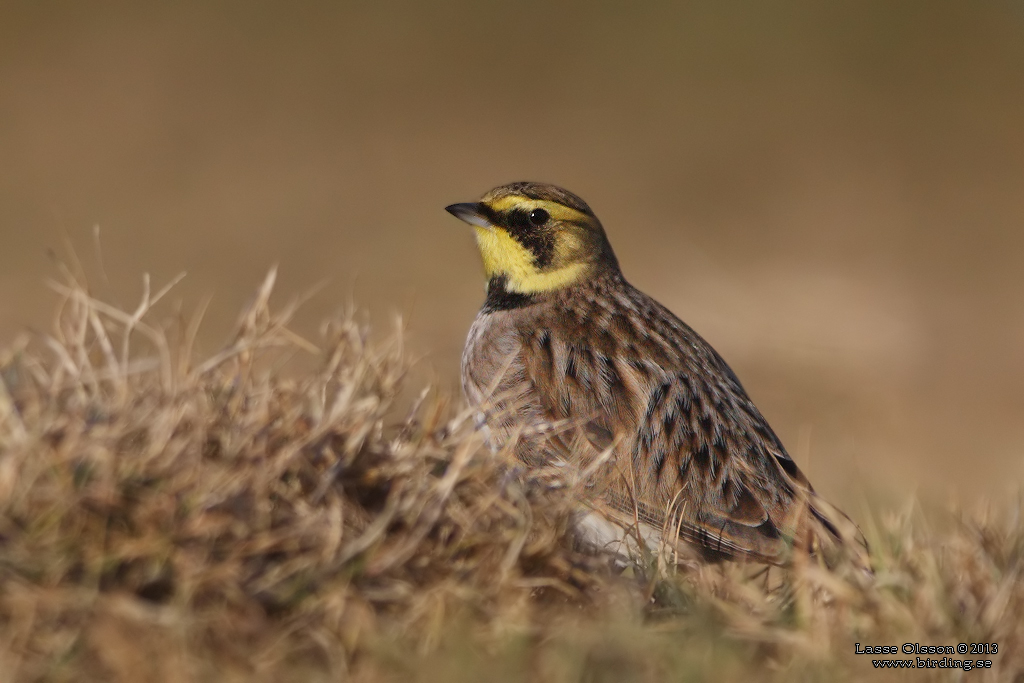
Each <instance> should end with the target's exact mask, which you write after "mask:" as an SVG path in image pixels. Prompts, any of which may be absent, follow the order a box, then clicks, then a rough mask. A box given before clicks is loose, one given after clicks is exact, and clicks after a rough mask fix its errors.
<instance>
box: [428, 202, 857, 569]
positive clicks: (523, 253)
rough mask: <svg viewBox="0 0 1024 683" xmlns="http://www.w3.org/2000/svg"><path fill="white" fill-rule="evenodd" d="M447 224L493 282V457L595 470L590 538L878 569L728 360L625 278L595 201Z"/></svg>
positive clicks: (497, 212)
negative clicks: (467, 231)
mask: <svg viewBox="0 0 1024 683" xmlns="http://www.w3.org/2000/svg"><path fill="white" fill-rule="evenodd" d="M447 211H448V212H449V213H451V214H453V215H454V216H456V217H457V218H460V219H461V220H463V221H465V222H466V223H469V224H470V225H472V226H473V227H474V229H475V232H476V241H477V245H478V247H479V248H480V254H481V256H482V257H483V264H484V272H485V275H486V277H487V298H486V300H485V301H484V304H483V308H481V310H480V312H479V314H478V315H477V317H476V320H475V321H474V322H473V325H472V327H471V328H470V330H469V337H468V339H467V341H466V347H465V350H464V352H463V355H462V382H463V388H464V390H465V392H466V397H467V399H468V400H469V402H470V404H471V405H473V406H476V407H477V408H478V409H479V410H480V413H481V415H482V416H484V417H483V419H484V420H485V422H486V428H487V430H488V433H489V438H490V439H491V442H492V444H493V445H495V446H497V447H500V446H506V445H507V446H508V447H509V448H513V449H514V452H515V454H516V455H517V456H518V458H519V459H520V460H522V461H523V462H524V463H526V464H527V465H531V466H539V465H547V464H561V465H563V466H564V465H565V464H571V465H574V466H575V467H577V468H578V470H577V471H579V472H589V473H590V474H589V476H590V482H589V484H588V486H589V490H590V492H591V495H590V496H589V498H588V499H587V500H586V502H585V504H586V509H585V510H586V511H585V512H584V513H582V514H581V517H580V519H579V523H578V529H579V531H580V534H581V535H582V537H583V538H584V540H586V541H588V542H590V543H596V544H598V545H604V544H620V545H619V546H618V550H619V551H620V552H627V551H628V552H631V553H632V552H635V550H636V549H637V547H639V546H641V545H642V546H644V547H648V548H650V547H651V546H652V545H654V544H657V545H659V546H660V547H662V548H664V547H666V544H667V545H668V546H669V547H670V548H671V549H672V550H673V551H674V552H679V549H680V547H683V548H684V549H689V550H691V551H695V554H696V555H697V556H698V557H700V558H702V559H724V558H733V559H752V560H755V561H760V562H768V563H772V564H784V563H786V562H788V561H789V558H790V557H791V556H792V554H791V551H792V549H793V548H794V547H799V548H804V549H806V550H808V551H810V552H813V553H820V554H821V555H822V556H831V557H835V552H836V551H838V552H842V553H845V554H846V555H848V556H851V557H852V558H853V559H854V561H855V563H856V564H857V565H860V566H862V567H867V566H868V564H867V555H866V545H865V544H864V540H863V537H862V535H861V534H860V531H859V530H858V529H857V527H856V525H854V523H853V522H852V521H851V520H850V519H849V518H848V517H847V516H846V515H844V514H843V513H842V512H840V511H839V510H838V509H836V508H835V507H833V506H831V505H829V504H828V503H827V502H825V501H824V500H823V499H822V498H820V497H819V496H818V495H817V494H815V493H814V489H812V488H811V485H810V484H809V483H808V481H807V478H806V477H805V476H804V475H803V473H802V472H801V471H800V469H799V468H798V467H797V466H796V463H794V462H793V459H792V458H791V457H790V456H789V454H787V453H786V449H785V447H784V446H783V445H782V443H781V442H780V441H779V438H778V437H777V436H776V435H775V433H774V432H773V431H772V429H771V427H769V426H768V423H767V421H765V418H764V417H763V416H762V415H761V413H760V412H759V411H758V409H757V408H756V407H755V406H754V404H753V402H752V401H751V400H750V397H749V396H747V392H746V391H745V390H744V389H743V386H742V385H741V384H740V381H739V379H737V377H736V375H735V374H734V373H733V371H732V370H731V369H730V368H729V366H728V365H727V364H726V363H725V361H724V360H722V358H721V356H719V355H718V353H717V352H716V351H715V350H714V349H713V348H711V345H710V344H708V343H707V342H706V341H704V339H702V338H701V337H700V335H698V334H697V333H696V332H694V331H693V330H692V329H690V327H688V326H687V325H686V324H685V323H683V322H682V321H681V320H679V318H677V317H676V316H675V315H673V314H672V313H671V312H670V311H669V310H668V309H666V308H665V307H664V306H661V305H660V304H659V303H658V302H656V301H655V300H654V299H652V298H651V297H649V296H647V295H646V294H644V293H643V292H641V291H639V290H637V289H636V288H634V287H633V286H632V285H630V284H629V283H628V282H627V281H626V280H625V278H624V277H623V275H622V272H621V271H620V270H619V264H618V261H617V259H616V258H615V253H614V252H613V251H612V247H611V245H610V244H609V242H608V238H607V237H606V236H605V232H604V228H603V227H602V226H601V223H600V221H598V219H597V217H596V216H595V215H594V212H593V211H591V209H590V207H589V206H587V204H586V203H585V202H584V201H583V200H582V199H580V198H579V197H577V196H576V195H574V194H572V193H570V192H567V191H566V190H563V189H561V188H559V187H555V186H553V185H546V184H541V183H528V182H521V183H512V184H510V185H503V186H501V187H497V188H495V189H493V190H491V191H490V192H488V193H487V194H486V195H484V197H483V198H482V199H481V200H480V201H479V202H470V203H465V204H452V205H451V206H449V207H447ZM622 544H625V546H626V547H623V545H622ZM821 551H827V552H821ZM693 554H694V553H691V556H693Z"/></svg>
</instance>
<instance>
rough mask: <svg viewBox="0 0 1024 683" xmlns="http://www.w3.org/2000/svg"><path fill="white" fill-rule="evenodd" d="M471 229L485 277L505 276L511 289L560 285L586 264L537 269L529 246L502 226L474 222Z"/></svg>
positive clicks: (533, 290)
mask: <svg viewBox="0 0 1024 683" xmlns="http://www.w3.org/2000/svg"><path fill="white" fill-rule="evenodd" d="M545 203H546V202H545ZM556 206H557V205H556ZM570 210H571V209H570ZM473 230H474V231H475V232H476V243H477V246H478V247H479V248H480V256H481V257H483V262H484V274H485V275H486V276H487V279H488V280H490V279H491V278H493V277H500V276H504V277H505V279H506V282H505V287H506V288H507V289H508V290H509V291H512V292H518V293H520V294H534V293H537V292H546V291H551V290H554V289H559V288H561V287H565V286H567V285H570V284H572V283H573V282H576V281H577V280H579V279H580V278H581V277H582V276H583V275H584V273H585V272H586V271H587V269H588V267H589V264H588V263H583V262H578V263H571V264H568V265H565V266H562V267H558V266H556V267H555V268H552V269H550V270H546V271H540V270H538V269H537V267H536V266H535V265H534V256H533V254H532V253H531V252H530V250H529V249H527V248H526V247H524V246H523V245H522V244H520V243H519V242H518V241H516V239H515V238H513V237H512V236H511V235H509V234H508V232H506V231H505V230H504V229H503V228H499V227H490V228H481V227H478V226H473Z"/></svg>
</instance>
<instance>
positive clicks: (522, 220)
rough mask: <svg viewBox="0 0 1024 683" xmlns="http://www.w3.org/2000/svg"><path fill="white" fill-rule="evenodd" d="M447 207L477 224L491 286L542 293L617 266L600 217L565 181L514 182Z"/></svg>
mask: <svg viewBox="0 0 1024 683" xmlns="http://www.w3.org/2000/svg"><path fill="white" fill-rule="evenodd" d="M446 210H447V211H448V212H449V213H450V214H452V215H453V216H455V217H456V218H459V219H461V220H463V221H465V222H467V223H469V224H470V225H472V226H473V228H474V229H475V231H476V242H477V246H479V248H480V255H481V256H482V257H483V261H484V274H485V275H486V276H487V281H488V290H489V291H490V290H492V289H494V288H495V287H499V286H500V287H501V289H502V290H504V291H507V292H510V293H514V294H521V295H531V294H540V293H543V292H550V291H554V290H557V289H562V288H564V287H570V286H572V285H574V284H578V283H580V282H582V281H584V280H586V279H588V278H592V277H594V276H595V275H597V274H599V273H601V272H605V271H607V270H609V269H611V270H614V271H617V270H618V267H619V266H618V262H617V261H616V259H615V254H614V253H613V252H612V248H611V245H610V244H608V238H607V237H606V236H605V234H604V228H602V227H601V222H600V221H598V220H597V217H596V216H595V215H594V212H593V211H591V210H590V207H589V206H587V204H586V202H584V201H583V200H582V199H580V198H579V197H577V196H576V195H574V194H573V193H571V192H567V191H566V190H563V189H562V188H560V187H556V186H554V185H546V184H544V183H511V184H509V185H502V186H501V187H496V188H494V189H493V190H491V191H490V192H488V193H487V194H485V195H484V196H483V197H482V198H481V199H480V201H479V202H468V203H465V204H452V205H451V206H448V207H446Z"/></svg>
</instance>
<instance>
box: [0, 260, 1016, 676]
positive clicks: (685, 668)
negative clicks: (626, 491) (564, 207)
mask: <svg viewBox="0 0 1024 683" xmlns="http://www.w3.org/2000/svg"><path fill="white" fill-rule="evenodd" d="M272 286H273V274H271V276H269V277H268V279H267V281H266V282H265V283H264V285H263V286H262V287H261V289H260V290H259V292H258V293H257V295H256V297H255V299H254V302H253V303H252V305H251V306H250V307H249V308H248V310H247V311H246V312H245V314H244V315H243V317H242V319H241V322H240V324H239V330H238V333H237V336H236V337H235V339H234V340H233V341H232V342H231V343H230V344H229V345H228V346H227V347H226V348H225V349H224V350H223V351H222V352H220V353H217V354H215V355H214V356H213V357H211V358H209V359H205V360H202V361H199V360H196V359H195V358H193V357H192V356H193V354H192V351H191V340H192V339H193V338H194V336H195V326H196V323H195V322H194V321H188V320H178V319H173V320H171V321H170V322H164V323H159V324H158V323H157V322H156V321H155V320H154V319H155V318H156V317H157V314H156V313H154V312H153V309H152V307H153V305H154V304H155V303H156V300H157V299H159V298H160V296H159V293H158V294H157V295H154V296H153V297H149V296H148V295H147V296H146V297H145V298H144V300H143V302H142V304H141V305H140V306H139V308H138V309H137V310H136V311H133V312H130V313H125V312H121V311H119V310H117V309H116V308H113V307H111V306H108V305H106V304H104V303H102V302H100V301H96V300H94V299H93V298H91V297H90V295H89V294H88V292H87V290H86V289H85V288H84V287H83V286H81V285H79V284H78V283H77V282H76V281H75V279H74V278H73V277H71V276H70V275H69V276H68V277H67V279H66V281H65V282H64V283H63V284H60V285H57V288H58V290H59V291H60V292H61V293H62V296H63V300H62V303H61V306H60V308H59V311H58V315H57V318H56V325H55V332H54V335H53V336H52V337H40V338H38V339H34V340H27V341H24V342H21V343H16V344H14V345H12V346H9V347H8V348H6V349H5V350H4V351H3V352H0V379H2V382H0V679H2V680H3V681H5V682H6V681H39V680H45V681H85V680H103V681H178V680H182V681H185V680H189V681H192V680H198V681H204V680H209V681H221V680H228V681H230V680H246V681H250V680H256V681H264V680H265V681H281V680H310V681H320V680H323V681H327V680H357V681H390V680H396V681H397V680H422V681H442V680H443V681H460V680H462V681H475V680H497V681H527V680H529V681H533V680H539V681H563V680H565V681H661V680H704V679H706V680H748V679H750V678H751V677H754V678H757V679H771V680H793V679H796V680H802V679H828V680H832V679H840V680H843V679H845V680H852V679H859V678H862V677H867V676H876V677H877V676H882V677H883V679H884V678H885V675H884V674H885V672H881V671H875V670H874V669H873V668H872V664H871V659H872V657H871V656H868V655H859V656H858V655H855V654H854V643H860V644H861V645H882V644H902V643H905V642H917V643H921V644H922V645H947V644H954V645H955V644H956V643H976V642H987V643H998V644H999V652H998V654H996V655H991V656H990V657H988V658H989V659H991V660H992V662H993V668H992V669H989V670H974V671H971V672H969V673H966V674H964V673H963V672H960V671H958V670H945V669H929V670H925V671H922V670H917V671H902V672H889V676H890V677H892V678H896V677H898V678H900V679H904V678H915V679H917V680H933V679H935V680H953V679H956V680H959V678H958V676H962V677H965V678H970V679H971V680H978V681H988V680H1024V674H1022V671H1024V620H1022V619H1021V618H1020V615H1021V614H1024V582H1022V580H1021V576H1020V575H1021V571H1022V568H1024V530H1022V526H1021V521H1020V516H1019V512H1020V504H1019V502H1018V503H1016V504H1015V506H1010V505H1007V506H1004V508H1003V511H1002V512H1001V513H999V514H996V513H992V514H990V515H989V516H988V517H986V518H972V519H967V518H965V517H963V516H951V518H952V519H953V523H951V524H949V525H947V526H949V529H948V530H946V531H942V532H933V531H930V529H929V526H928V523H927V521H926V520H925V519H924V518H923V515H921V514H920V513H919V512H913V513H912V512H910V511H908V512H905V513H903V514H891V515H890V514H878V515H876V516H875V517H874V519H873V520H870V521H869V523H868V524H867V531H868V534H869V537H870V540H871V541H872V542H873V552H874V562H875V564H876V567H877V570H878V571H877V576H876V578H875V580H873V581H857V580H854V579H848V578H844V577H845V576H846V574H844V573H843V572H842V571H840V572H837V573H830V572H825V571H823V570H821V569H819V568H818V567H816V566H814V565H813V563H802V564H801V565H800V566H798V567H795V568H794V569H792V570H788V571H782V570H778V569H773V570H772V572H771V576H770V577H769V580H766V579H765V577H764V576H759V575H758V574H757V572H756V568H753V567H743V566H737V565H732V564H725V565H721V566H706V567H696V568H689V569H686V568H681V569H679V570H671V571H669V570H667V569H664V568H663V569H661V570H658V569H657V568H656V567H654V566H653V565H647V566H638V567H636V568H635V569H631V570H627V572H626V573H625V574H623V575H614V574H612V573H610V572H608V571H607V570H606V569H605V568H604V567H605V563H604V562H602V561H601V560H600V559H598V558H593V557H589V556H586V555H584V554H581V553H580V552H578V551H576V550H574V549H573V547H572V545H571V543H570V541H569V539H568V537H567V534H566V527H567V519H568V516H569V514H570V509H571V498H572V494H571V487H568V486H565V485H563V484H564V482H561V481H560V479H559V477H558V475H557V473H551V472H533V473H528V474H523V473H518V474H517V473H516V472H514V471H513V470H512V469H511V468H510V467H509V463H508V462H507V461H506V459H505V458H503V457H502V456H501V455H500V454H499V455H497V456H496V455H493V454H491V453H489V452H488V451H487V449H485V448H482V447H481V442H480V439H479V437H478V436H477V435H476V434H475V433H474V431H473V429H472V424H471V422H472V421H471V420H467V419H466V415H465V414H463V413H460V412H459V411H458V410H457V409H456V406H455V405H454V404H453V401H452V399H451V398H450V397H446V396H441V395H437V394H436V393H434V392H432V391H431V390H429V389H428V390H425V391H424V392H423V393H422V394H420V395H419V398H418V399H417V400H416V401H413V402H412V406H404V407H400V406H398V405H397V404H398V403H399V399H398V397H399V396H400V394H401V392H402V391H404V390H406V388H404V387H403V376H404V373H405V370H406V365H405V361H404V360H403V354H402V349H401V345H400V335H396V336H394V337H393V338H392V339H391V340H390V341H388V342H386V343H383V344H371V343H369V341H368V331H367V329H366V328H365V326H361V325H359V324H357V323H356V322H355V321H354V319H353V318H351V317H350V318H346V319H343V320H339V321H335V322H332V323H331V324H328V325H326V326H325V328H324V336H323V339H322V340H321V341H320V344H319V349H314V347H312V346H311V345H310V344H309V343H308V342H305V341H303V340H301V339H299V338H298V337H296V336H295V335H294V334H292V333H291V332H289V331H288V329H287V327H286V326H287V323H288V318H289V310H285V311H284V312H283V313H280V314H273V313H272V312H271V310H270V308H269V305H268V299H269V297H270V291H271V289H272ZM302 348H307V349H311V350H315V353H316V357H317V359H318V363H317V368H316V369H315V370H313V371H306V372H301V373H296V372H294V371H290V372H285V371H283V370H282V369H281V365H282V363H283V362H284V361H285V360H286V359H287V355H288V354H289V353H292V352H294V351H295V350H296V349H302ZM402 415H406V417H404V418H403V417H402ZM643 577H648V578H643ZM968 657H969V656H968ZM961 658H963V657H961ZM970 658H971V659H977V658H983V657H978V656H975V657H970Z"/></svg>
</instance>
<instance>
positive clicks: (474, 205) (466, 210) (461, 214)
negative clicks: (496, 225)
mask: <svg viewBox="0 0 1024 683" xmlns="http://www.w3.org/2000/svg"><path fill="white" fill-rule="evenodd" d="M444 210H445V211H447V212H448V213H450V214H451V215H453V216H455V217H456V218H458V219H459V220H460V221H465V222H467V223H469V224H470V225H476V226H478V227H481V228H489V227H491V222H490V221H489V220H487V216H486V214H485V213H484V210H483V207H482V206H481V205H480V203H479V202H464V203H462V204H452V205H451V206H446V207H444Z"/></svg>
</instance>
